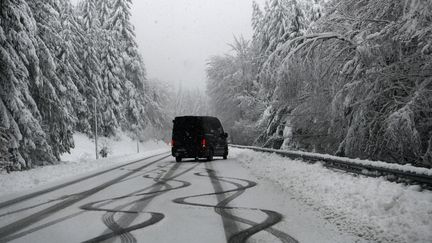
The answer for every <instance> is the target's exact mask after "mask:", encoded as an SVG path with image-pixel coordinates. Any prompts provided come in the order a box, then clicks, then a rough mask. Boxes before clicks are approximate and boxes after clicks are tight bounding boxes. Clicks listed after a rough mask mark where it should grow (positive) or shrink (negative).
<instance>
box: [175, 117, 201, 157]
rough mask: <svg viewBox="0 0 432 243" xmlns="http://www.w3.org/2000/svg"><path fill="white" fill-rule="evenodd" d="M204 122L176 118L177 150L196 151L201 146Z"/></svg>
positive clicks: (188, 118)
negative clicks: (200, 138)
mask: <svg viewBox="0 0 432 243" xmlns="http://www.w3.org/2000/svg"><path fill="white" fill-rule="evenodd" d="M201 130H202V122H201V119H199V118H197V117H176V118H175V120H174V128H173V139H174V141H175V146H176V147H177V148H185V149H188V150H189V149H195V148H196V147H197V146H199V142H200V141H199V137H200V136H201V134H200V133H201Z"/></svg>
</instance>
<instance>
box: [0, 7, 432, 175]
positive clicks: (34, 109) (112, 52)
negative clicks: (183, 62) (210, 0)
mask: <svg viewBox="0 0 432 243" xmlns="http://www.w3.org/2000/svg"><path fill="white" fill-rule="evenodd" d="M251 4H252V5H253V14H252V21H251V23H252V26H251V27H252V29H253V36H252V37H251V38H250V39H247V38H244V37H242V36H238V37H235V38H234V41H233V43H232V44H230V47H231V49H232V51H231V52H229V53H225V54H221V55H218V56H212V57H210V58H209V59H208V63H207V70H206V72H207V81H206V82H207V90H206V94H204V93H203V92H202V91H200V90H196V91H194V90H182V89H181V88H180V89H179V90H175V89H174V88H173V87H170V86H169V85H167V84H165V83H164V82H162V81H160V80H157V79H149V78H148V77H147V74H146V70H145V65H144V62H143V57H142V56H141V54H140V52H139V47H138V45H137V42H136V36H135V32H134V26H133V25H132V23H131V11H130V10H131V5H132V0H83V1H80V3H79V4H77V5H74V4H72V3H71V2H70V1H69V0H44V1H43V0H31V1H30V0H0V42H1V46H0V163H2V164H7V165H8V166H9V167H10V168H12V169H13V170H24V169H28V168H32V167H33V166H39V165H46V164H52V163H56V162H57V161H59V160H60V155H61V154H63V153H68V152H69V151H70V150H71V149H72V148H74V140H73V134H74V133H76V132H81V133H85V134H87V135H88V136H89V137H92V136H93V134H94V131H95V129H96V130H97V131H98V133H99V134H100V135H102V136H107V137H109V136H115V134H116V133H117V131H120V130H122V131H125V132H128V133H130V134H146V135H149V136H153V137H157V138H159V139H164V140H166V139H167V137H169V136H170V130H169V128H170V125H171V120H172V118H173V117H174V116H177V115H185V114H187V115H191V114H195V115H215V116H218V117H219V118H220V119H221V121H222V123H223V125H224V127H225V129H226V130H227V132H228V133H229V135H230V139H231V143H234V144H243V145H256V146H263V147H271V148H277V149H279V148H280V149H293V150H301V151H311V152H317V153H326V154H334V155H339V156H346V157H351V158H363V159H372V160H382V161H387V162H391V163H399V164H407V163H409V164H414V165H418V166H426V167H432V2H431V1H429V0H360V1H359V0H267V2H266V3H265V5H264V6H260V5H259V4H257V3H255V2H253V3H251ZM227 7H229V6H227ZM95 117H96V119H97V120H95ZM96 124H97V125H96Z"/></svg>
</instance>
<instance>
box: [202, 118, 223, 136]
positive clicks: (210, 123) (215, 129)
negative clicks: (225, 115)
mask: <svg viewBox="0 0 432 243" xmlns="http://www.w3.org/2000/svg"><path fill="white" fill-rule="evenodd" d="M204 129H205V132H206V133H214V134H222V133H223V128H222V125H221V124H220V122H219V120H218V119H216V118H212V117H208V118H204Z"/></svg>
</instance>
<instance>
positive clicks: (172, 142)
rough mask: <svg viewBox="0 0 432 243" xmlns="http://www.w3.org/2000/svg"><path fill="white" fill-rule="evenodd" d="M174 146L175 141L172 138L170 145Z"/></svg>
mask: <svg viewBox="0 0 432 243" xmlns="http://www.w3.org/2000/svg"><path fill="white" fill-rule="evenodd" d="M174 146H175V141H174V139H172V140H171V147H174Z"/></svg>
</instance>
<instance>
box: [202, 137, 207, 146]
mask: <svg viewBox="0 0 432 243" xmlns="http://www.w3.org/2000/svg"><path fill="white" fill-rule="evenodd" d="M201 147H203V148H205V147H207V140H206V139H205V138H203V139H202V140H201Z"/></svg>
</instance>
